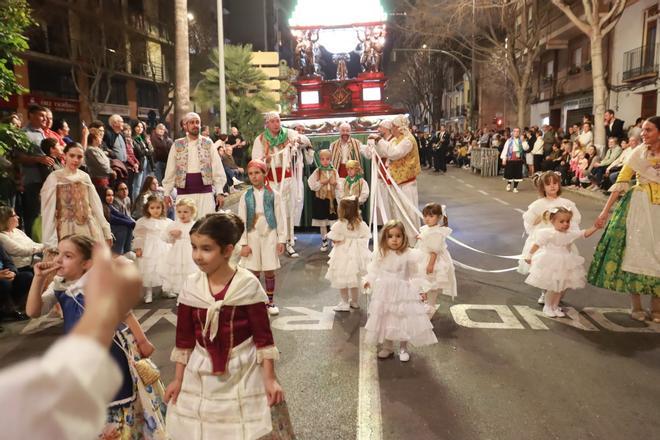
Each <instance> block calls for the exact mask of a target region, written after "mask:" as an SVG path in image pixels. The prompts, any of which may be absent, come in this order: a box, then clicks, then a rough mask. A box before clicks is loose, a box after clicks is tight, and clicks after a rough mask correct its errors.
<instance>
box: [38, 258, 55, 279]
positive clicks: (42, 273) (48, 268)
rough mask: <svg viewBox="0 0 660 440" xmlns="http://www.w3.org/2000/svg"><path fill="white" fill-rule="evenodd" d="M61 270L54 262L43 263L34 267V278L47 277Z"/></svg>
mask: <svg viewBox="0 0 660 440" xmlns="http://www.w3.org/2000/svg"><path fill="white" fill-rule="evenodd" d="M59 268H60V265H59V264H57V263H55V262H54V261H49V262H43V261H42V262H41V263H37V264H35V265H34V276H35V277H47V276H49V275H50V274H52V273H53V272H56V271H57V270H58V269H59Z"/></svg>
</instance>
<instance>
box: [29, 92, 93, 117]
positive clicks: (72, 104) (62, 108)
mask: <svg viewBox="0 0 660 440" xmlns="http://www.w3.org/2000/svg"><path fill="white" fill-rule="evenodd" d="M23 103H24V104H25V106H26V107H27V106H29V105H33V104H37V105H42V106H44V107H48V108H49V109H50V110H51V111H52V112H53V113H57V112H61V113H80V102H78V101H77V100H75V99H62V98H50V97H45V96H36V95H24V96H23Z"/></svg>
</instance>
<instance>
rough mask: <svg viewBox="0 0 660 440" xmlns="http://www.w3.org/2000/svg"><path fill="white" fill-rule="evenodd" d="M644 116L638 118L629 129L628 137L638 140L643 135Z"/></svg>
mask: <svg viewBox="0 0 660 440" xmlns="http://www.w3.org/2000/svg"><path fill="white" fill-rule="evenodd" d="M643 122H644V118H637V120H636V121H635V125H633V126H632V127H630V128H629V129H628V139H631V138H637V139H638V140H639V139H641V137H642V123H643Z"/></svg>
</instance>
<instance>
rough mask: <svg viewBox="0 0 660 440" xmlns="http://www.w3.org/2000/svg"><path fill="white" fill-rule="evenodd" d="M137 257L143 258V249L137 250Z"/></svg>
mask: <svg viewBox="0 0 660 440" xmlns="http://www.w3.org/2000/svg"><path fill="white" fill-rule="evenodd" d="M135 256H136V257H138V258H142V249H135Z"/></svg>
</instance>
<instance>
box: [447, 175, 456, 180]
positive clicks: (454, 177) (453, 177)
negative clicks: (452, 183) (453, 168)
mask: <svg viewBox="0 0 660 440" xmlns="http://www.w3.org/2000/svg"><path fill="white" fill-rule="evenodd" d="M449 177H450V178H452V179H454V180H457V179H458V177H456V176H449Z"/></svg>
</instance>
